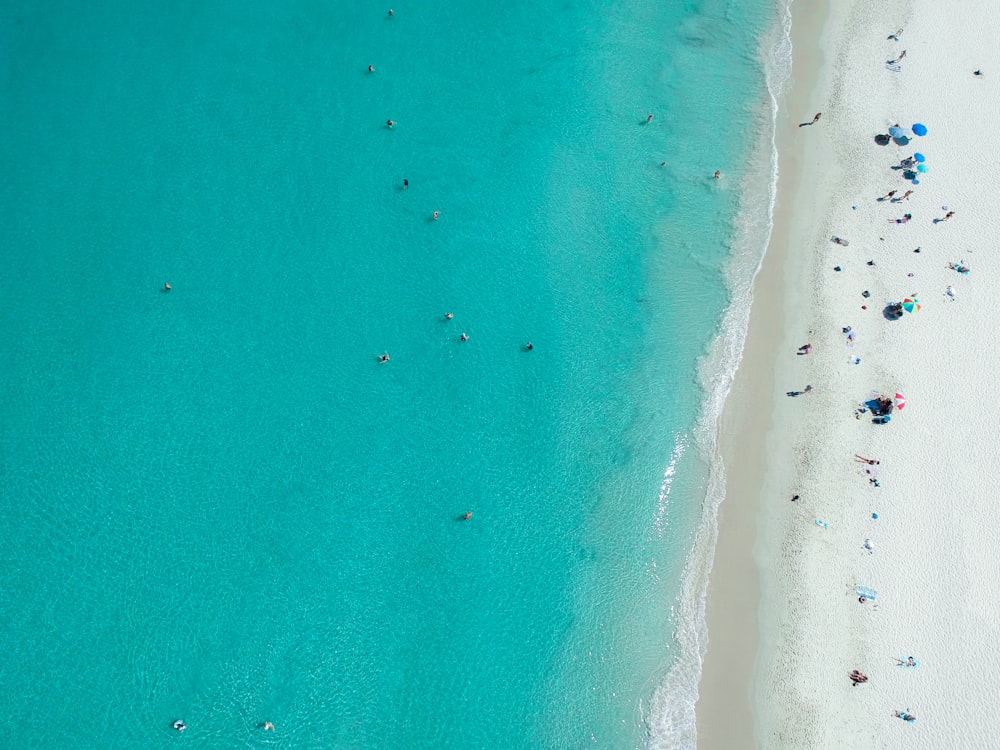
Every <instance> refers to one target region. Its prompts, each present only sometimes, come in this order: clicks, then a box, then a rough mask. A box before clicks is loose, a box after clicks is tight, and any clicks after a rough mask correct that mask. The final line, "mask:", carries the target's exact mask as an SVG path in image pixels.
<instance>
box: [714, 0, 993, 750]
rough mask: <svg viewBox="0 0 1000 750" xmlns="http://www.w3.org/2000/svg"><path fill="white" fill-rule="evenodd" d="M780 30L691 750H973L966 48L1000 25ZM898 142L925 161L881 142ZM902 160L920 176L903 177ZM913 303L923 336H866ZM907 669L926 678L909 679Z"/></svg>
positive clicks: (983, 741) (980, 367) (984, 226)
mask: <svg viewBox="0 0 1000 750" xmlns="http://www.w3.org/2000/svg"><path fill="white" fill-rule="evenodd" d="M792 14H793V26H792V35H793V67H792V85H791V88H790V89H789V91H788V92H787V95H786V97H785V99H784V101H783V102H781V110H780V111H779V117H778V121H777V126H776V144H777V146H778V159H779V182H778V194H777V201H776V204H775V215H774V228H773V232H772V237H771V242H770V243H769V244H768V249H767V253H766V255H765V258H764V262H763V263H762V266H761V272H760V274H759V275H758V277H757V279H756V280H755V284H754V300H753V303H752V305H751V310H750V326H749V329H748V332H747V338H746V341H745V344H744V351H743V359H742V361H741V363H740V368H739V370H738V372H737V375H736V378H735V380H734V383H733V388H732V391H731V395H730V398H729V399H728V400H727V403H726V406H725V410H724V412H723V415H722V417H721V418H720V422H719V446H720V452H721V454H722V456H723V459H724V462H725V466H726V472H727V477H726V497H725V501H724V502H723V504H722V506H721V507H720V511H719V516H720V521H719V539H718V544H717V546H716V551H715V565H714V567H713V569H712V572H711V576H710V579H709V581H710V583H709V590H708V603H707V611H706V617H707V623H708V632H709V639H710V640H709V644H708V649H707V652H706V655H705V659H704V664H703V673H702V680H701V685H700V693H699V701H698V705H697V708H696V716H697V720H698V733H699V734H698V739H699V742H698V747H699V748H708V750H714V749H720V750H721V748H751V747H758V746H760V747H767V748H789V749H796V750H797V749H798V748H802V747H810V748H831V749H832V748H838V749H839V748H842V747H889V746H900V745H902V744H903V743H905V744H906V745H907V746H909V747H914V748H939V747H954V748H978V747H988V746H990V745H991V740H990V734H989V727H988V725H987V723H986V722H983V721H982V719H981V717H979V716H977V709H978V708H979V707H978V705H977V701H976V698H977V697H978V696H980V695H990V694H993V693H994V692H995V690H993V688H992V687H991V676H992V674H993V671H994V669H996V668H997V667H1000V657H998V656H997V655H996V650H995V642H996V639H997V637H998V636H1000V607H998V605H997V604H996V602H997V601H998V600H1000V582H998V581H997V579H996V576H995V575H994V574H995V571H996V570H997V568H998V565H1000V562H998V557H1000V510H998V507H997V503H996V501H995V498H996V496H997V494H998V493H1000V458H998V456H997V455H996V451H995V448H994V443H995V435H996V428H995V424H996V416H997V412H998V409H997V408H996V407H994V406H993V405H992V404H991V403H990V404H984V403H982V401H983V394H986V393H989V392H990V391H991V390H992V388H991V384H992V380H993V372H994V371H995V370H996V369H998V368H1000V347H996V346H990V344H992V343H993V341H994V339H995V338H996V336H995V334H993V333H992V330H991V327H990V325H989V322H988V321H989V319H988V318H987V317H986V311H987V310H988V307H989V306H988V305H987V304H986V301H987V300H989V299H991V298H992V297H993V296H994V294H995V293H996V292H997V291H1000V283H998V281H997V279H998V278H1000V267H998V266H1000V263H998V262H997V261H995V260H994V258H993V257H992V256H993V255H994V254H993V253H992V252H991V248H992V244H993V243H992V241H993V239H994V238H995V237H996V236H997V233H998V231H1000V220H998V218H997V216H996V215H995V214H994V212H993V210H992V207H991V206H990V205H989V200H988V197H989V196H991V194H992V193H993V189H994V188H995V187H996V186H997V184H998V182H1000V179H998V177H997V174H998V171H997V169H996V167H998V166H1000V163H998V162H1000V159H998V158H997V157H996V155H995V153H994V152H995V148H994V147H993V146H992V144H991V143H990V139H988V138H984V137H983V134H984V133H986V132H990V131H991V128H992V125H991V123H995V121H996V118H997V117H998V116H1000V105H998V104H997V102H998V98H997V96H996V88H997V85H996V82H995V80H994V79H996V80H1000V55H998V54H997V51H996V45H995V42H991V41H990V40H989V39H988V38H987V37H985V36H984V35H983V34H982V33H981V30H982V29H988V28H993V27H995V26H996V25H997V24H998V23H1000V8H998V7H994V6H981V5H977V4H975V3H972V2H971V0H957V1H956V3H954V4H952V5H949V6H948V7H943V6H941V5H936V4H933V3H931V2H929V0H886V2H885V3H882V4H879V5H878V6H870V5H868V4H864V3H861V2H856V1H855V2H848V3H845V4H837V5H832V4H831V6H830V7H829V9H828V13H827V14H824V15H826V21H825V25H824V26H823V28H822V32H821V33H820V31H818V30H816V31H814V32H813V34H812V36H811V38H810V35H809V34H808V33H806V32H807V29H806V28H805V27H806V26H807V25H808V19H809V18H812V19H813V20H814V21H818V16H819V15H820V14H819V13H818V12H817V8H816V6H812V7H810V8H808V9H807V8H803V7H800V6H799V4H797V3H796V4H793V5H792ZM810 14H812V15H810ZM896 29H899V30H900V31H895V30H896ZM817 41H818V45H817ZM817 48H818V49H820V50H822V51H824V52H826V59H825V60H823V61H822V64H820V63H819V61H817V60H816V59H815V58H816V54H815V50H816V49H817ZM904 50H906V52H907V54H906V56H905V59H904V55H903V54H902V53H903V51H904ZM810 64H811V65H813V66H814V68H813V70H814V72H815V73H816V75H815V81H814V82H813V83H810V81H809V74H810V73H809V71H810ZM980 69H982V70H983V71H984V73H983V75H981V76H980V75H974V74H973V71H976V70H980ZM807 102H808V103H809V106H808V107H807V106H805V104H806V103H807ZM817 111H822V112H823V118H822V120H821V122H819V123H817V124H816V126H815V127H811V126H810V127H804V128H802V129H799V128H798V123H797V122H796V120H798V119H799V118H801V120H805V121H808V120H809V119H811V117H812V114H813V113H814V112H817ZM956 113H961V114H960V115H957V114H956ZM801 120H799V121H801ZM915 122H921V123H924V124H926V125H927V127H928V130H929V132H928V134H927V137H924V138H919V137H915V136H913V135H911V136H910V137H909V140H907V139H906V138H903V139H897V140H896V141H895V142H883V143H877V142H876V140H875V136H876V135H877V134H881V133H885V132H887V130H888V128H889V127H890V126H892V125H893V124H894V123H901V124H903V125H904V127H906V126H909V125H910V124H911V123H915ZM917 151H919V152H921V153H922V156H923V154H926V158H927V164H928V165H929V167H930V170H929V171H928V172H927V173H926V174H923V173H921V174H919V175H916V174H914V175H911V176H908V177H907V176H904V172H903V171H901V170H900V169H899V167H898V164H899V163H900V160H902V159H904V158H906V157H908V156H911V155H912V154H914V153H916V152H917ZM915 178H919V179H915ZM800 188H801V189H800ZM889 190H895V191H896V193H897V194H896V196H895V198H893V197H892V194H891V193H890V194H889V195H887V192H888V191H889ZM905 190H909V191H910V192H911V193H912V196H911V195H910V194H908V195H907V196H906V200H905V202H904V201H903V200H902V199H901V195H900V194H902V193H903V192H904V191H905ZM880 196H881V197H880ZM984 197H986V198H987V199H986V200H984ZM904 212H905V213H906V214H907V219H909V217H910V216H912V221H909V220H908V221H907V223H905V224H903V223H898V222H897V221H896V219H898V218H899V217H900V216H902V215H903V214H904ZM949 212H951V213H949ZM946 214H947V216H946ZM952 215H954V219H952V220H951V221H948V222H947V223H942V222H944V221H947V219H951V217H952ZM831 236H837V237H844V238H848V239H849V240H850V247H847V245H846V243H845V244H844V245H838V244H835V243H832V242H831V241H830V238H831ZM955 263H959V264H961V265H962V266H963V267H965V268H969V267H971V269H972V271H971V273H970V272H966V273H955V270H954V268H953V264H955ZM862 292H864V294H862ZM918 294H919V299H920V301H921V303H922V305H923V310H922V311H921V312H919V314H916V313H914V314H912V315H907V316H905V317H904V318H902V319H900V320H892V319H889V318H887V317H886V316H885V315H883V309H884V308H885V307H886V305H887V304H889V303H892V302H894V301H896V302H898V301H899V300H901V299H903V297H905V296H911V297H915V296H917V295H918ZM849 331H850V332H851V336H850V337H846V340H845V333H846V332H849ZM855 337H856V338H855ZM805 342H809V343H811V344H812V353H811V354H810V356H796V355H795V351H796V349H797V347H799V346H800V345H802V344H803V343H805ZM806 384H809V385H812V386H813V391H812V393H811V394H810V395H809V396H808V397H804V398H791V399H790V398H786V397H785V395H784V394H785V393H786V392H788V391H790V390H791V391H796V390H801V389H803V387H804V386H805V385H806ZM876 392H880V393H883V394H887V395H888V396H889V397H890V398H891V397H892V394H893V393H896V392H901V393H904V394H906V396H907V400H908V404H907V408H906V410H905V411H902V410H899V411H896V412H893V414H892V423H891V425H883V426H876V425H872V424H871V421H872V415H871V414H870V413H868V412H859V411H858V409H857V407H858V404H859V403H861V402H863V401H865V400H866V399H868V398H871V396H872V394H873V393H876ZM914 404H916V405H917V406H916V408H914ZM857 455H861V456H865V457H872V459H873V460H877V461H878V464H877V466H876V468H875V469H874V472H875V473H874V475H873V474H869V473H868V472H869V471H871V470H872V469H871V466H870V465H869V464H866V463H863V462H860V461H858V460H856V459H855V456H857ZM792 494H796V495H800V500H799V501H798V502H795V503H790V502H789V498H790V497H791V495H792ZM862 585H863V586H866V587H871V588H873V589H876V590H877V597H875V598H873V597H869V596H866V597H863V598H859V596H858V593H857V591H856V587H857V586H862ZM754 626H756V627H754ZM755 631H756V632H755ZM911 654H912V655H915V656H916V658H917V660H919V662H920V666H919V668H918V669H900V668H899V666H898V663H897V662H898V660H899V659H901V658H904V659H905V658H906V657H907V656H908V655H911ZM851 670H861V671H863V672H864V673H865V675H866V679H865V684H864V685H863V686H862V687H859V688H858V689H854V686H853V685H852V682H851V680H850V679H849V678H848V675H849V673H850V672H851ZM869 678H870V679H869ZM900 712H903V713H904V714H907V715H908V714H910V713H912V714H914V715H916V717H917V719H918V720H917V721H915V722H909V721H903V720H900ZM719 717H725V718H724V719H720V718H719Z"/></svg>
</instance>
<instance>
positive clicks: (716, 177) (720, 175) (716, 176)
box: [712, 169, 722, 180]
mask: <svg viewBox="0 0 1000 750" xmlns="http://www.w3.org/2000/svg"><path fill="white" fill-rule="evenodd" d="M712 176H713V177H715V179H717V180H718V179H720V178H721V177H722V172H720V171H719V170H718V169H716V170H715V174H714V175H712Z"/></svg>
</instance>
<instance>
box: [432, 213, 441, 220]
mask: <svg viewBox="0 0 1000 750" xmlns="http://www.w3.org/2000/svg"><path fill="white" fill-rule="evenodd" d="M432 218H433V219H434V221H437V220H438V219H440V218H441V212H440V211H435V212H434V214H433V216H432Z"/></svg>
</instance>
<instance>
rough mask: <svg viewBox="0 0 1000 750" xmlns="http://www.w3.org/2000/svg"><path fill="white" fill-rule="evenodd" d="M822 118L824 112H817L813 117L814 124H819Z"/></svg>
mask: <svg viewBox="0 0 1000 750" xmlns="http://www.w3.org/2000/svg"><path fill="white" fill-rule="evenodd" d="M822 116H823V113H822V112H817V113H816V114H815V115H813V121H812V124H813V125H815V124H816V123H817V122H819V118H821V117H822Z"/></svg>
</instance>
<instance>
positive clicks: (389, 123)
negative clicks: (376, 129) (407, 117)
mask: <svg viewBox="0 0 1000 750" xmlns="http://www.w3.org/2000/svg"><path fill="white" fill-rule="evenodd" d="M385 126H386V127H387V128H389V129H390V130H392V129H393V128H394V127H396V121H395V120H386V121H385Z"/></svg>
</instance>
